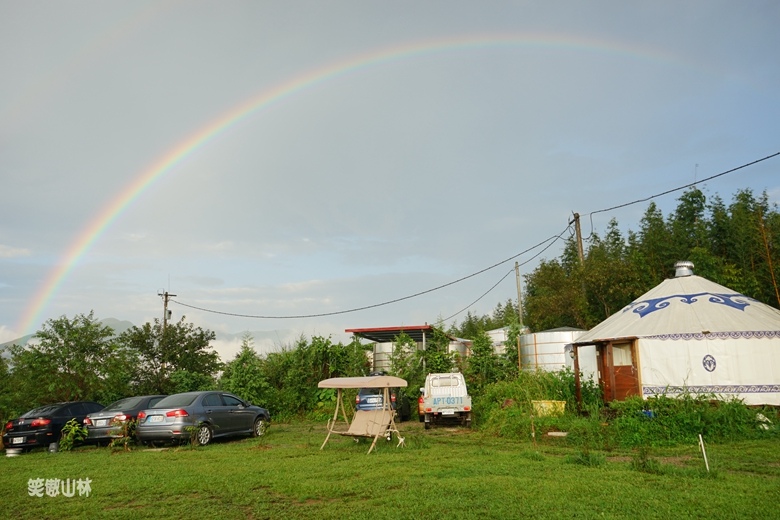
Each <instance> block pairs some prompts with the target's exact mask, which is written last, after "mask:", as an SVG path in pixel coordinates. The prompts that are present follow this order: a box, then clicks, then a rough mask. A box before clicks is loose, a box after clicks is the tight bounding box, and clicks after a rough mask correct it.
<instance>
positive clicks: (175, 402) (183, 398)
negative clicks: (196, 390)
mask: <svg viewBox="0 0 780 520" xmlns="http://www.w3.org/2000/svg"><path fill="white" fill-rule="evenodd" d="M198 395H199V394H178V395H169V396H168V397H166V398H165V399H163V400H161V401H160V402H159V403H157V404H156V405H154V406H152V408H175V407H177V406H189V405H191V404H192V403H194V402H195V399H197V398H198Z"/></svg>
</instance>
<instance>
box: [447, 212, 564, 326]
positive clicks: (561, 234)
mask: <svg viewBox="0 0 780 520" xmlns="http://www.w3.org/2000/svg"><path fill="white" fill-rule="evenodd" d="M568 229H569V230H570V229H571V223H569V228H568ZM566 231H567V230H566V229H564V230H563V231H561V232H560V234H559V235H558V236H557V237H555V240H553V241H551V242H550V243H549V244H547V246H546V247H545V248H544V249H542V250H541V251H539V252H538V253H536V254H535V255H534V256H532V257H531V258H529V259H528V260H526V261H525V262H523V263H521V264H518V267H519V266H521V265H525V264H527V263H529V262H531V261H532V260H533V259H535V258H536V257H538V256H539V255H541V254H542V253H544V252H545V251H547V250H548V249H549V248H550V246H552V245H553V244H554V243H556V242H557V241H558V240H560V239H561V237H562V236H563V234H564V233H566ZM513 270H514V269H510V270H509V272H508V273H506V274H505V275H504V276H502V277H501V279H500V280H499V281H497V282H496V283H495V285H493V287H491V288H490V289H488V290H487V291H485V293H483V294H482V296H480V297H479V298H477V299H476V300H474V301H473V302H471V303H470V304H468V305H467V306H466V307H464V308H462V309H461V310H459V311H458V312H456V313H455V314H453V315H452V316H450V317H448V318H445V319H444V321H449V320H451V319H452V318H454V317H455V316H457V315H458V314H460V313H462V312H463V311H465V310H468V309H469V308H471V307H472V306H473V305H474V304H475V303H477V302H478V301H479V300H481V299H482V298H484V297H485V296H487V295H488V294H489V293H490V292H491V291H492V290H493V289H495V288H496V287H498V284H500V283H501V282H503V281H504V279H505V278H506V277H507V276H509V274H510V273H511V272H512V271H513Z"/></svg>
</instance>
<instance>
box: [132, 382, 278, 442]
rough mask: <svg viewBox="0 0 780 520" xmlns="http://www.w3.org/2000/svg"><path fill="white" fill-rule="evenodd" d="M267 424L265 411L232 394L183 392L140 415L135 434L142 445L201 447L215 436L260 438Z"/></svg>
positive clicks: (269, 421)
mask: <svg viewBox="0 0 780 520" xmlns="http://www.w3.org/2000/svg"><path fill="white" fill-rule="evenodd" d="M270 423H271V415H270V414H269V413H268V410H266V409H265V408H260V407H259V406H254V405H252V404H250V403H248V402H246V401H244V400H242V399H240V398H238V397H236V396H235V395H233V394H230V393H227V392H219V391H210V392H186V393H183V394H174V395H169V396H168V397H166V398H165V399H163V400H162V401H160V402H159V403H157V404H156V405H154V406H153V407H151V408H149V409H148V410H144V411H142V412H140V413H139V414H138V424H137V425H136V430H135V435H136V438H137V439H138V440H139V441H141V442H143V443H150V442H183V441H189V440H193V441H194V442H197V443H198V444H200V445H201V446H204V445H206V444H208V443H209V442H211V439H213V438H216V437H227V436H231V435H252V436H255V437H257V436H260V435H263V434H264V433H265V430H266V429H267V428H268V426H269V425H270Z"/></svg>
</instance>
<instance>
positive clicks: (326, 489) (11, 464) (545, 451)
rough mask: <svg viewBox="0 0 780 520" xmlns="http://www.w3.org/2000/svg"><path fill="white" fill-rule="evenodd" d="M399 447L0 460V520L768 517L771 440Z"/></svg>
mask: <svg viewBox="0 0 780 520" xmlns="http://www.w3.org/2000/svg"><path fill="white" fill-rule="evenodd" d="M400 430H401V431H402V434H403V435H404V437H405V439H406V446H405V447H400V448H396V442H395V440H393V441H392V442H389V443H388V442H387V441H384V440H381V439H380V441H379V442H380V444H379V445H378V448H377V449H376V450H375V451H374V452H373V453H371V454H370V455H366V452H367V451H368V447H369V442H368V441H366V440H363V441H361V442H360V443H355V442H354V441H353V440H352V439H350V438H346V437H336V438H333V437H332V438H331V441H330V442H329V443H328V445H327V446H325V448H324V449H323V450H322V451H320V445H321V444H322V442H323V440H324V439H325V434H326V428H325V424H324V423H314V422H305V421H301V422H291V423H286V424H284V423H283V424H273V425H272V427H271V428H270V429H269V430H268V432H267V434H266V435H265V436H264V437H261V438H251V439H250V438H247V439H236V440H230V441H222V442H214V443H213V444H211V445H209V446H206V447H202V448H195V449H193V448H190V447H175V448H164V449H141V448H138V449H134V450H132V451H129V452H126V451H112V450H111V449H110V448H95V447H82V448H79V449H76V450H75V451H72V452H60V453H53V454H50V453H48V452H44V451H39V452H32V453H26V454H22V455H20V456H17V457H0V489H1V490H2V491H0V496H1V497H2V499H1V500H0V505H2V514H3V516H5V517H8V518H35V519H44V518H75V517H77V516H80V517H82V518H90V519H93V518H136V519H139V518H187V517H189V518H225V519H228V518H275V519H279V518H295V519H297V518H301V519H306V518H316V519H329V518H333V519H352V518H355V519H357V518H371V519H376V518H398V519H424V518H436V519H441V518H502V519H514V518H643V519H644V518H662V519H664V520H672V519H678V518H707V519H713V518H728V519H734V518H779V517H780V447H779V446H778V444H777V439H771V440H762V441H746V442H739V443H730V444H720V445H717V444H716V445H708V446H707V455H708V459H709V464H710V469H711V471H710V472H709V473H708V472H707V471H706V470H705V467H704V461H703V458H702V455H701V452H700V451H699V448H698V446H697V440H696V439H692V440H691V443H690V445H685V446H678V447H675V448H664V449H653V450H650V451H649V452H648V451H641V452H640V451H614V452H603V451H584V450H583V449H582V448H581V447H578V446H571V445H568V444H567V440H566V438H540V439H539V440H538V443H537V444H536V445H534V444H533V443H531V442H530V440H529V441H523V442H518V441H511V440H506V439H502V438H497V437H491V436H487V435H484V434H481V433H479V432H477V431H471V430H464V429H460V428H435V429H432V430H428V431H426V430H423V428H422V426H421V425H420V424H419V423H417V422H407V423H401V424H400ZM87 478H88V479H90V480H91V484H90V488H91V494H90V495H89V496H84V495H81V496H79V495H78V494H76V495H75V496H73V497H65V496H62V495H59V496H47V495H46V494H44V496H43V497H35V496H30V495H29V493H28V483H29V481H30V479H44V480H46V479H49V480H52V479H61V480H65V479H71V480H72V481H75V480H79V479H81V480H84V479H87Z"/></svg>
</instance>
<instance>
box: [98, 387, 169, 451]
mask: <svg viewBox="0 0 780 520" xmlns="http://www.w3.org/2000/svg"><path fill="white" fill-rule="evenodd" d="M165 397H167V396H165V395H139V396H135V397H125V398H124V399H120V400H119V401H115V402H113V403H111V404H110V405H108V406H106V407H105V408H103V409H102V410H100V411H99V412H94V413H91V414H89V415H87V418H86V419H84V427H85V428H86V429H87V432H89V434H88V436H87V441H89V442H95V443H103V442H108V441H110V440H111V439H114V438H117V437H122V436H123V435H125V434H132V428H130V429H131V431H127V430H128V427H129V426H130V425H132V424H133V423H132V421H135V420H136V417H138V412H140V411H141V410H146V409H147V408H151V407H152V406H154V405H156V404H157V403H159V402H160V400H162V399H164V398H165Z"/></svg>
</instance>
